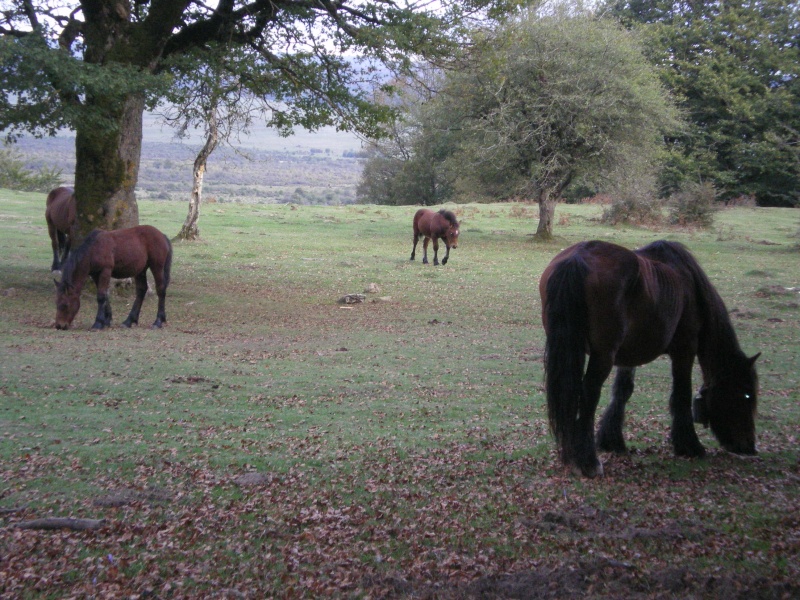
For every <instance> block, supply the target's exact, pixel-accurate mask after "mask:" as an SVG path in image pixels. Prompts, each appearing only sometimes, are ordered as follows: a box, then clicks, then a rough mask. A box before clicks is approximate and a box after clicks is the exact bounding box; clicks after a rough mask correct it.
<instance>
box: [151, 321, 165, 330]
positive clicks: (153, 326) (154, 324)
mask: <svg viewBox="0 0 800 600" xmlns="http://www.w3.org/2000/svg"><path fill="white" fill-rule="evenodd" d="M162 324H163V323H162V322H161V321H156V322H155V323H153V324H152V325H151V326H150V329H161V326H162Z"/></svg>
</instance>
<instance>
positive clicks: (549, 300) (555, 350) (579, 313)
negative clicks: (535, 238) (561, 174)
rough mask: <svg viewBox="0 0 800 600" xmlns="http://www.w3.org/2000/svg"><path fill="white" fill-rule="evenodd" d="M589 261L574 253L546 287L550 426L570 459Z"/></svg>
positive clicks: (583, 354)
mask: <svg viewBox="0 0 800 600" xmlns="http://www.w3.org/2000/svg"><path fill="white" fill-rule="evenodd" d="M588 272H589V267H588V265H587V264H586V262H585V261H584V260H583V259H582V258H581V257H579V256H571V257H570V258H567V259H565V260H564V261H563V262H561V263H559V264H558V265H557V266H556V267H555V269H554V270H553V272H552V273H551V274H550V278H549V279H548V281H547V287H546V291H545V295H546V300H545V302H546V309H545V319H546V322H547V341H546V343H545V353H544V365H545V368H544V370H545V389H546V393H547V416H548V419H549V420H550V429H551V431H552V432H553V435H554V436H555V438H556V442H557V443H558V445H559V448H560V452H561V460H562V461H563V462H564V463H568V462H570V458H571V456H570V454H571V452H572V451H573V439H574V434H575V426H576V422H577V418H578V410H579V407H580V402H581V395H582V393H583V369H584V365H585V364H586V339H587V336H588V331H589V311H588V307H587V304H586V293H585V280H586V275H587V273H588Z"/></svg>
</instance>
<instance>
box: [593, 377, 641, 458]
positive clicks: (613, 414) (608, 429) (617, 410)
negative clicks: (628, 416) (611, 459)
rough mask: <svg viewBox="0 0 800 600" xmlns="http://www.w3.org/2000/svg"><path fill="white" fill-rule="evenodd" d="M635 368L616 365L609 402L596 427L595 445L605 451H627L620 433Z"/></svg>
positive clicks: (631, 389) (631, 392) (620, 452)
mask: <svg viewBox="0 0 800 600" xmlns="http://www.w3.org/2000/svg"><path fill="white" fill-rule="evenodd" d="M635 374H636V369H634V368H632V367H618V368H617V374H616V376H615V377H614V384H613V385H612V386H611V403H610V404H609V405H608V408H606V410H605V412H604V413H603V416H602V418H601V419H600V427H599V428H598V429H597V447H598V448H600V450H605V451H606V452H617V453H619V454H624V453H625V452H627V451H628V450H627V448H626V447H625V438H624V437H623V435H622V426H623V424H624V422H625V404H626V403H627V402H628V400H629V399H630V397H631V395H632V394H633V378H634V375H635Z"/></svg>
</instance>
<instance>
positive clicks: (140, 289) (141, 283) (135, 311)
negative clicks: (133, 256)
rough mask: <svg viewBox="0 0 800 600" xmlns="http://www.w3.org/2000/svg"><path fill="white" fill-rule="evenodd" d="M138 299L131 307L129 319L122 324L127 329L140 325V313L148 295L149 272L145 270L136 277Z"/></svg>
mask: <svg viewBox="0 0 800 600" xmlns="http://www.w3.org/2000/svg"><path fill="white" fill-rule="evenodd" d="M135 279H136V299H135V300H134V301H133V306H131V312H130V313H129V314H128V318H127V319H125V321H124V322H123V323H122V324H123V325H124V326H125V327H130V326H131V325H134V324H136V325H138V324H139V312H140V311H141V310H142V303H143V302H144V297H145V296H146V295H147V270H146V269H145V270H144V271H142V272H141V273H139V274H138V275H137V276H136V278H135Z"/></svg>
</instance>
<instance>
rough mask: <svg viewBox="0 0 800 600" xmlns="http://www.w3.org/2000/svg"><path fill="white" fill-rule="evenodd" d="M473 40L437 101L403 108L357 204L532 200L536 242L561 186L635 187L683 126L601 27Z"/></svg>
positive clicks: (540, 19) (511, 28) (629, 47)
mask: <svg viewBox="0 0 800 600" xmlns="http://www.w3.org/2000/svg"><path fill="white" fill-rule="evenodd" d="M474 35H475V40H474V43H475V47H474V48H473V49H472V51H471V53H469V54H468V55H465V56H463V57H462V58H461V60H460V62H459V64H458V69H454V70H451V71H445V72H443V73H441V74H440V75H439V78H438V80H437V81H435V82H434V83H436V84H438V85H437V87H438V93H437V94H435V95H433V96H431V97H425V96H424V95H421V94H420V95H417V97H416V98H415V97H414V96H411V97H410V98H411V102H409V103H408V104H410V106H408V107H405V111H404V115H405V118H406V122H405V123H404V127H403V128H402V129H400V130H394V131H392V132H390V133H391V134H392V136H391V139H390V141H388V142H381V143H379V144H378V146H377V147H376V151H375V155H374V157H373V158H371V159H369V160H368V161H367V165H366V167H365V170H364V175H363V183H362V186H361V189H360V192H359V193H360V196H361V197H362V198H363V199H364V200H365V201H368V202H379V203H386V204H411V203H419V202H421V203H423V204H433V203H440V202H442V201H446V200H458V201H475V200H479V199H484V200H489V201H491V200H497V199H507V198H511V197H523V198H529V199H533V200H535V201H537V202H538V203H539V205H540V216H541V218H540V225H541V227H540V230H539V231H538V232H537V235H551V234H552V213H553V206H554V203H555V201H556V200H557V199H559V198H560V197H561V195H562V194H563V193H564V191H565V189H566V188H567V187H568V186H569V185H570V184H573V183H577V182H579V181H580V182H581V183H585V182H586V181H587V180H599V179H600V178H607V179H608V178H614V177H615V176H620V175H623V174H624V177H623V178H622V179H620V180H621V181H622V180H631V179H637V178H642V177H644V173H646V172H648V171H649V170H651V169H652V165H653V163H654V160H655V158H656V156H657V155H658V153H659V152H660V151H661V149H662V147H663V143H662V139H663V135H664V134H665V132H667V131H670V130H673V129H677V128H678V127H679V125H680V122H679V119H678V115H677V113H676V112H675V111H674V109H673V108H672V106H671V105H670V104H669V102H668V101H667V99H666V97H665V94H664V93H663V90H662V88H661V86H660V84H659V83H658V81H657V79H656V77H655V75H654V73H653V71H652V68H651V67H650V66H649V64H648V63H647V62H646V60H645V59H644V56H643V54H642V52H641V49H640V48H639V45H638V41H637V39H636V38H635V36H634V35H632V34H630V33H629V32H626V31H625V30H623V29H622V28H620V27H619V26H618V25H617V24H615V23H613V22H611V21H610V20H604V19H598V18H596V17H595V16H594V15H592V14H589V13H579V14H572V13H570V12H569V11H567V10H566V8H564V7H559V6H557V7H555V8H554V9H553V11H552V13H548V14H542V13H541V12H537V11H533V10H530V11H525V12H523V13H521V14H520V15H518V16H517V17H516V18H514V19H510V20H508V21H507V22H506V23H505V24H504V25H503V26H502V27H499V28H497V29H496V30H494V31H491V32H487V31H478V32H475V34H474ZM414 100H416V103H414V102H413V101H414ZM420 100H425V102H424V104H422V103H421V102H420ZM414 184H416V187H415V186H414Z"/></svg>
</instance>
